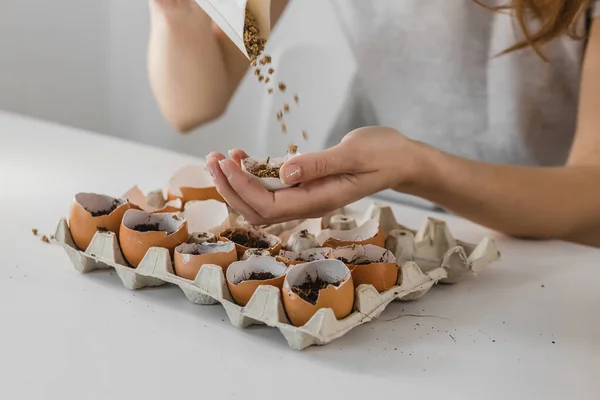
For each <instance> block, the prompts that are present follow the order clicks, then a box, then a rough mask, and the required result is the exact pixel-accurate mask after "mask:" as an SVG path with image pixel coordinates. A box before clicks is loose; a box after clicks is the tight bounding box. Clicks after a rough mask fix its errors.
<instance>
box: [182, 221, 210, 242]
mask: <svg viewBox="0 0 600 400" xmlns="http://www.w3.org/2000/svg"><path fill="white" fill-rule="evenodd" d="M186 221H187V220H186ZM188 230H189V222H188ZM187 242H188V243H196V244H203V243H216V242H217V237H216V236H215V234H214V233H211V232H205V231H200V232H194V233H190V236H189V237H188V240H187Z"/></svg>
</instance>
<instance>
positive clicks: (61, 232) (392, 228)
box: [54, 204, 500, 350]
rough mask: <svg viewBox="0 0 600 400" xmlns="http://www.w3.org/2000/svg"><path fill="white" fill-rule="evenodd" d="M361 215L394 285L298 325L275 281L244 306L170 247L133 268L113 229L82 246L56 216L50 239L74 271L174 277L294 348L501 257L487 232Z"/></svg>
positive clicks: (365, 291)
mask: <svg viewBox="0 0 600 400" xmlns="http://www.w3.org/2000/svg"><path fill="white" fill-rule="evenodd" d="M335 215H344V216H347V217H348V219H349V218H354V217H350V216H348V214H347V211H346V210H339V212H338V213H337V214H335ZM358 217H359V216H358V215H357V218H358ZM360 218H362V219H363V220H368V219H373V218H375V219H378V220H379V221H380V225H381V226H382V227H383V226H385V228H384V231H386V230H387V232H386V233H387V241H386V247H387V248H388V249H389V250H391V251H392V252H393V253H394V255H395V256H396V258H397V259H398V265H399V277H398V282H397V286H395V287H393V288H391V289H389V290H387V291H385V292H383V293H379V292H377V290H375V288H374V287H373V286H371V285H361V286H359V287H357V288H356V289H355V302H354V309H353V312H352V313H351V314H350V315H349V316H347V317H346V318H344V319H341V320H337V319H336V318H335V315H334V313H333V311H332V310H331V309H320V310H318V311H317V312H316V313H315V314H314V315H313V316H312V318H311V319H310V320H309V321H308V322H307V323H306V324H305V325H304V326H302V327H295V326H293V325H291V324H290V322H289V320H288V318H287V315H286V312H285V309H284V306H283V302H282V298H281V293H280V290H279V288H277V287H273V286H264V285H263V286H259V288H258V289H257V290H256V291H255V292H254V294H253V295H252V297H251V299H250V301H249V302H248V304H246V306H245V307H241V306H239V305H237V304H236V303H235V302H234V301H233V299H232V297H231V294H230V292H229V289H228V287H227V282H226V279H225V276H224V273H223V270H222V268H221V267H219V266H217V265H212V264H205V265H204V266H203V267H202V268H201V269H200V271H199V273H198V274H197V276H196V278H195V279H194V280H193V281H192V280H188V279H184V278H181V277H179V276H177V275H175V273H174V269H173V264H172V262H171V257H170V254H169V251H168V250H167V249H164V248H157V247H154V248H151V249H149V250H148V252H147V253H146V254H145V256H144V258H143V260H142V261H141V263H140V265H139V266H138V268H136V269H134V268H131V267H130V266H129V265H128V264H127V262H126V261H125V259H124V257H123V255H122V253H121V249H120V246H119V243H118V240H117V238H116V236H115V235H114V234H113V233H111V232H97V233H96V234H95V236H94V238H93V239H92V242H91V243H90V245H89V246H88V248H87V249H86V250H85V251H80V250H79V249H77V247H76V246H75V244H74V242H73V239H72V237H71V234H70V231H69V227H68V224H67V221H66V219H64V218H63V219H61V220H60V221H59V223H58V226H57V229H56V234H55V236H54V238H55V239H54V240H55V241H56V242H57V243H59V244H60V245H61V246H62V247H63V248H64V249H65V251H66V252H67V254H68V256H69V258H70V260H71V262H72V263H73V265H74V267H75V269H76V270H78V271H80V272H83V273H86V272H90V271H93V270H97V269H108V268H114V269H115V270H116V272H117V274H118V276H119V277H120V279H121V280H122V282H123V284H124V286H125V287H127V288H128V289H134V290H135V289H141V288H144V287H155V286H161V285H164V284H166V283H171V284H175V285H177V286H178V287H180V288H181V290H182V291H183V292H184V294H185V296H186V297H187V299H188V300H189V301H191V302H193V303H195V304H199V305H211V304H217V303H220V304H222V305H223V307H224V308H225V311H226V313H227V315H228V318H229V320H230V322H231V323H232V324H233V325H234V326H236V327H239V328H245V327H248V326H251V325H255V324H264V325H267V326H271V327H275V328H277V329H278V330H279V331H280V332H281V333H282V334H283V335H284V337H285V338H286V340H287V342H288V344H289V346H290V347H291V348H293V349H295V350H301V349H304V348H306V347H308V346H311V345H324V344H327V343H329V342H331V341H333V340H335V339H337V338H339V337H341V336H343V335H344V334H345V333H346V332H348V331H350V330H351V329H352V328H354V327H356V326H359V325H361V324H363V323H366V322H369V321H372V320H373V319H374V318H377V317H378V316H379V315H380V314H381V313H382V312H383V311H384V310H385V308H386V307H387V305H388V304H390V303H391V302H392V301H395V300H399V301H412V300H416V299H418V298H420V297H422V296H424V295H425V294H426V293H427V292H428V291H429V290H430V289H431V288H432V287H433V286H434V285H435V284H436V283H438V282H448V283H450V282H456V281H458V280H460V279H462V277H464V276H465V275H467V274H470V273H476V272H478V271H480V270H481V269H483V268H484V267H485V266H487V265H488V264H489V263H491V262H493V261H495V260H496V259H498V258H499V256H500V253H499V252H498V250H497V248H496V246H495V243H494V241H493V239H490V238H485V239H484V240H482V241H481V242H480V243H479V244H477V245H475V244H469V243H465V242H461V241H457V240H455V239H454V238H453V237H452V236H451V235H450V233H449V231H448V228H447V226H446V224H445V223H444V222H443V221H439V220H435V219H428V220H427V221H426V223H425V224H424V225H423V227H422V228H421V229H420V230H419V231H413V230H410V229H408V228H405V227H403V226H401V225H399V224H397V223H396V222H395V219H393V220H390V218H393V213H391V209H390V208H389V207H387V206H384V205H378V204H373V205H372V206H371V208H370V209H369V210H368V211H367V213H365V214H362V217H360ZM360 218H359V219H360ZM323 222H324V223H326V221H325V220H324V221H323ZM306 226H312V227H314V223H313V224H310V225H306V224H299V225H298V224H296V226H294V229H302V228H304V227H306ZM288 233H289V232H288Z"/></svg>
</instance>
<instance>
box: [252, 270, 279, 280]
mask: <svg viewBox="0 0 600 400" xmlns="http://www.w3.org/2000/svg"><path fill="white" fill-rule="evenodd" d="M273 278H276V276H275V275H273V274H272V273H270V272H252V273H251V274H250V276H249V277H248V279H244V280H245V281H266V280H267V279H273Z"/></svg>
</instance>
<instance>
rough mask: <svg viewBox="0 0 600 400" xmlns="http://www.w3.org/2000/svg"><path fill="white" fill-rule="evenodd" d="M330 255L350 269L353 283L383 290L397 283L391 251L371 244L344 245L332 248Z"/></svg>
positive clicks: (396, 273)
mask: <svg viewBox="0 0 600 400" xmlns="http://www.w3.org/2000/svg"><path fill="white" fill-rule="evenodd" d="M331 254H332V257H333V258H335V259H337V260H340V261H342V262H343V263H345V264H346V265H347V266H348V268H349V269H350V271H352V279H353V280H354V285H355V286H356V287H359V286H360V285H373V286H374V287H375V289H376V290H377V291H378V292H379V293H382V292H385V291H386V290H389V289H391V288H392V287H394V286H396V284H397V283H398V264H397V263H396V257H394V255H393V254H392V252H391V251H389V250H387V249H384V248H381V247H377V246H373V245H372V244H368V245H364V246H346V247H338V248H336V249H333V250H332V253H331Z"/></svg>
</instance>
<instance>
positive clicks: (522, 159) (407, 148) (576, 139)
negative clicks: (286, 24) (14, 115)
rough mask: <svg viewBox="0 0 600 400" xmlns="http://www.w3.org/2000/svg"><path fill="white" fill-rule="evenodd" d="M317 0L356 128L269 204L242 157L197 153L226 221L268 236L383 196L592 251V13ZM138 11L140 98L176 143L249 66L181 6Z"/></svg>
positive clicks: (458, 2)
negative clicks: (240, 220) (144, 32)
mask: <svg viewBox="0 0 600 400" xmlns="http://www.w3.org/2000/svg"><path fill="white" fill-rule="evenodd" d="M331 1H333V4H335V6H336V7H337V10H338V15H339V18H340V22H341V23H342V25H343V26H345V27H346V28H347V29H346V32H347V37H348V41H349V43H350V44H351V46H352V49H353V51H354V54H355V56H356V59H357V62H358V65H359V70H360V71H359V73H358V76H357V84H356V87H357V89H356V93H355V94H354V95H353V96H352V98H351V99H350V101H349V104H348V108H347V109H348V113H347V117H348V118H343V121H344V122H345V123H346V125H347V126H348V130H347V131H349V130H350V129H354V128H356V129H354V130H353V131H352V132H350V133H349V134H347V135H346V136H345V137H344V138H343V140H341V142H339V144H335V145H333V146H332V147H330V148H329V149H327V150H325V151H322V152H317V153H311V154H305V155H302V156H299V157H297V158H295V159H293V160H292V161H290V162H288V163H287V164H286V165H284V166H283V168H282V179H283V180H284V181H285V182H286V183H299V184H300V185H299V186H297V187H294V188H291V189H286V190H283V191H280V192H277V193H269V192H267V191H266V190H264V189H263V188H262V187H261V186H259V185H258V184H257V183H256V182H254V181H253V180H251V179H249V178H248V177H247V176H246V175H245V174H244V173H242V172H241V170H240V168H239V160H240V158H243V157H244V156H245V154H244V153H243V151H241V150H235V151H232V152H231V153H230V156H231V159H226V157H225V156H224V155H222V154H218V153H211V154H210V155H209V156H208V158H207V169H208V170H209V172H210V173H211V175H212V176H213V178H214V180H215V184H216V187H217V189H218V190H219V192H220V193H221V194H222V196H223V197H224V198H225V199H226V200H227V202H228V203H229V204H230V205H231V206H232V207H233V208H235V209H236V210H238V211H239V212H240V213H241V214H242V215H244V216H245V217H246V218H247V220H248V221H249V222H250V223H253V224H264V223H272V222H278V221H283V220H289V219H295V218H304V217H317V216H320V215H322V214H324V213H326V212H328V211H331V210H333V209H336V208H339V207H340V206H343V205H345V204H349V203H351V202H353V201H356V200H358V199H360V198H362V197H365V196H368V195H371V194H373V193H376V192H378V191H381V190H384V189H388V188H392V189H395V190H397V191H400V192H403V193H408V194H412V195H416V196H420V197H422V198H424V199H427V200H429V201H431V202H434V203H436V204H438V205H439V206H440V207H442V208H444V209H447V210H449V211H451V212H454V213H456V214H458V215H460V216H462V217H465V218H468V219H470V220H472V221H474V222H476V223H479V224H481V225H484V226H487V227H490V228H492V229H495V230H498V231H500V232H503V233H505V234H508V235H513V236H517V237H523V238H539V239H563V240H568V241H573V242H579V243H583V244H588V245H593V246H600V22H598V21H600V20H595V19H594V18H595V17H596V16H600V2H598V1H597V0H595V1H585V0H509V1H507V2H506V3H504V4H507V5H508V6H507V7H506V8H505V9H502V10H498V9H496V10H495V11H491V10H490V9H489V8H485V7H482V5H481V4H479V5H478V4H475V3H476V2H474V1H473V0H438V1H428V2H424V1H422V0H401V1H399V0H376V1H365V0H331ZM286 2H287V1H286V0H272V15H273V21H277V19H278V17H279V16H280V15H281V13H282V11H283V9H284V7H285V5H286ZM487 5H488V6H493V5H494V4H489V3H488V4H487ZM496 5H497V4H496ZM151 9H152V34H151V46H150V52H149V68H150V77H151V83H152V87H153V90H154V92H155V95H156V98H157V99H158V102H159V105H160V107H161V109H162V111H163V113H164V114H165V116H166V117H167V119H169V121H170V122H171V123H172V124H173V125H174V126H175V127H176V128H177V129H179V130H180V131H188V130H190V129H192V128H194V127H196V126H198V125H201V124H203V123H205V122H207V121H210V120H212V119H214V118H216V117H218V116H219V115H220V114H221V113H222V112H223V111H224V110H225V108H226V106H227V103H228V101H229V100H230V98H231V96H232V94H233V93H234V91H235V89H236V87H237V85H238V84H239V82H240V80H241V79H242V77H243V75H244V74H245V72H246V70H247V69H248V67H249V65H248V61H247V60H246V59H245V58H244V57H243V55H242V54H241V53H240V52H239V51H238V49H237V48H236V47H235V46H234V45H233V44H232V43H231V42H230V41H229V40H228V39H227V37H226V36H225V35H224V34H223V33H222V32H221V31H220V30H219V29H218V28H215V27H214V26H213V25H212V24H211V21H210V20H209V18H208V17H207V15H206V14H204V12H203V11H202V10H201V9H200V8H199V7H198V6H197V5H196V4H195V3H194V2H193V1H192V0H151ZM578 35H579V36H581V37H578ZM504 50H508V52H506V53H503V54H502V55H499V56H497V55H498V54H499V53H502V52H503V51H504ZM496 56H497V57H496ZM350 116H351V117H352V118H349V117H350ZM360 126H362V127H360ZM397 129H401V130H402V132H403V133H405V134H406V135H407V136H404V135H403V134H401V133H399V132H398V131H397ZM347 131H346V132H347ZM336 139H337V138H335V137H334V139H333V140H332V141H333V142H336ZM434 146H435V147H434Z"/></svg>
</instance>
